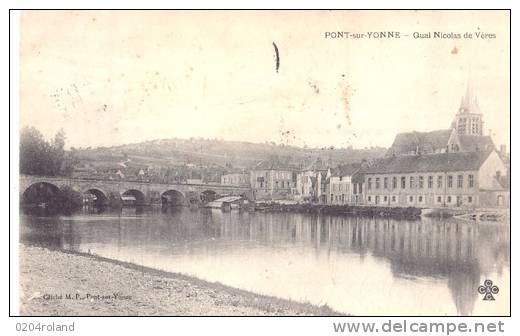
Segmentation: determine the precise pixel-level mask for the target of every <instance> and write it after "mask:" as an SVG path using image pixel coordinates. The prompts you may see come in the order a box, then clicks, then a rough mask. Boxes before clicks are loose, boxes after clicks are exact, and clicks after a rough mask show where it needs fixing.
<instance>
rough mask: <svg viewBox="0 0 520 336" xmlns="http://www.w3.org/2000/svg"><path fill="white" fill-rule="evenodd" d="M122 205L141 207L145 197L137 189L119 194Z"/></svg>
mask: <svg viewBox="0 0 520 336" xmlns="http://www.w3.org/2000/svg"><path fill="white" fill-rule="evenodd" d="M121 200H122V202H123V205H143V204H145V200H146V197H145V196H144V194H143V192H142V191H140V190H137V189H128V190H127V191H124V192H122V193H121Z"/></svg>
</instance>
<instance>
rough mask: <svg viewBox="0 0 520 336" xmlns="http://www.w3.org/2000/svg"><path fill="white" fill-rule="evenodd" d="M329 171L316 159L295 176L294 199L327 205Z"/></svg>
mask: <svg viewBox="0 0 520 336" xmlns="http://www.w3.org/2000/svg"><path fill="white" fill-rule="evenodd" d="M329 177H330V169H329V167H328V166H327V165H325V164H324V163H323V161H321V159H320V158H317V159H316V160H315V161H314V162H313V163H311V164H310V165H309V166H307V167H306V168H304V169H303V170H302V171H300V172H298V173H297V175H296V198H297V199H298V200H299V201H304V202H311V203H327V190H326V189H327V184H328V181H327V179H328V178H329Z"/></svg>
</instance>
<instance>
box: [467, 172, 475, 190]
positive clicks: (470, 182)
mask: <svg viewBox="0 0 520 336" xmlns="http://www.w3.org/2000/svg"><path fill="white" fill-rule="evenodd" d="M474 186H475V181H474V179H473V174H470V175H468V188H473V187H474Z"/></svg>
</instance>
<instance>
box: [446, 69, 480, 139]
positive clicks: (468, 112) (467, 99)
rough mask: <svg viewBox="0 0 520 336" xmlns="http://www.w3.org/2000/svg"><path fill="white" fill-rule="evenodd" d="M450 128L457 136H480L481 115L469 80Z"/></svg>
mask: <svg viewBox="0 0 520 336" xmlns="http://www.w3.org/2000/svg"><path fill="white" fill-rule="evenodd" d="M452 127H454V128H455V129H456V130H457V133H458V134H459V135H482V132H483V129H484V122H483V121H482V113H481V112H480V107H479V104H478V99H477V97H476V95H475V94H474V92H473V86H472V83H471V80H469V79H468V83H467V86H466V93H465V95H464V96H463V97H462V98H461V100H460V106H459V110H458V112H457V114H456V115H455V120H454V121H453V124H452Z"/></svg>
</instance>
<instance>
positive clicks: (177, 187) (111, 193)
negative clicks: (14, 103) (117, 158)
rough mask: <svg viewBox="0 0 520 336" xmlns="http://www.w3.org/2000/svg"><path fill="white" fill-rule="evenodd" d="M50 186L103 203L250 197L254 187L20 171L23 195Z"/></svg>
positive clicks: (183, 203) (166, 201) (165, 201)
mask: <svg viewBox="0 0 520 336" xmlns="http://www.w3.org/2000/svg"><path fill="white" fill-rule="evenodd" d="M43 185H45V186H47V187H48V188H51V189H53V188H54V189H56V190H57V189H61V188H62V187H64V186H68V187H70V188H72V189H73V190H75V191H78V192H80V193H82V194H91V195H94V196H95V198H96V199H97V200H98V201H100V202H102V203H103V204H106V203H108V201H109V200H112V199H114V198H116V199H117V200H121V199H123V200H124V199H125V197H124V196H127V197H128V196H130V198H132V199H133V198H135V202H136V204H141V205H148V204H161V203H163V204H164V203H173V204H177V205H186V204H188V203H194V202H200V201H204V200H207V199H208V198H209V199H211V198H214V197H216V196H218V195H236V196H244V197H246V198H250V196H251V194H252V193H251V188H249V187H248V186H230V185H220V184H186V183H154V182H141V181H124V180H121V181H115V180H99V179H80V178H67V177H47V176H30V175H20V199H23V195H24V193H25V192H26V191H27V190H28V189H29V188H32V187H35V186H40V187H41V186H43Z"/></svg>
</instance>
